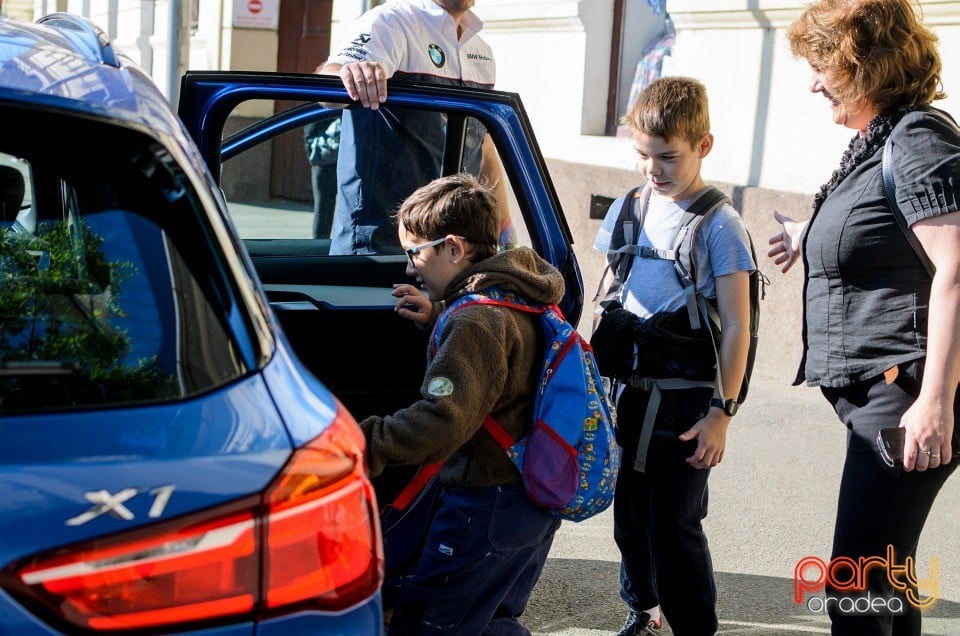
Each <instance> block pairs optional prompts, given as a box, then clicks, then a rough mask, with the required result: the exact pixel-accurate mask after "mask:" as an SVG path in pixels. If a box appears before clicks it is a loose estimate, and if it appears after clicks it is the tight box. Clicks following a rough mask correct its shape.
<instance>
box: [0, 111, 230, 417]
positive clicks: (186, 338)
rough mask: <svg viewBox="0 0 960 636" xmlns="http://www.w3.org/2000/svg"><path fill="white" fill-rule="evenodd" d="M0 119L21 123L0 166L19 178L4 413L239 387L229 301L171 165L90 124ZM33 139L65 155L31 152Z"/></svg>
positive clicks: (0, 372)
mask: <svg viewBox="0 0 960 636" xmlns="http://www.w3.org/2000/svg"><path fill="white" fill-rule="evenodd" d="M0 117H2V118H3V119H4V120H6V121H18V122H21V125H18V126H17V127H16V128H17V129H18V130H16V131H10V130H9V129H8V130H7V131H5V133H4V135H3V136H0V153H2V154H0V166H4V165H6V166H12V167H15V168H16V169H17V170H18V171H19V172H20V173H21V175H22V176H23V177H24V197H23V202H21V203H20V204H19V206H17V207H18V208H19V209H18V210H17V211H16V214H15V215H14V218H10V217H11V215H10V214H9V213H8V212H9V211H8V210H6V209H5V210H4V218H2V219H0V412H4V411H19V410H31V411H32V410H39V409H56V408H68V407H97V406H113V405H119V404H130V403H139V402H152V401H157V400H168V399H177V398H180V397H183V396H187V395H191V394H195V393H198V392H201V391H205V390H209V389H210V388H212V387H215V386H218V385H220V384H223V383H226V382H228V381H231V380H233V379H235V378H237V377H238V376H240V375H242V374H243V373H244V372H245V369H244V365H243V364H242V361H241V357H240V355H239V348H238V346H237V343H236V337H235V334H234V333H233V332H232V325H231V323H228V317H229V316H231V315H233V314H235V311H234V310H233V308H232V300H231V299H232V297H233V294H232V292H231V290H230V289H229V288H228V287H227V285H226V284H225V282H224V277H223V276H222V275H221V266H220V265H219V264H218V260H217V257H216V254H215V253H214V250H213V249H212V248H211V246H210V243H209V242H208V241H207V240H206V239H205V237H206V236H208V234H209V230H208V228H207V226H206V224H205V223H203V222H202V220H201V219H202V216H201V214H200V211H199V207H198V203H197V200H196V197H195V194H194V192H193V190H192V189H191V187H190V184H189V183H188V182H187V180H186V179H185V178H184V177H183V175H182V173H181V171H180V170H179V168H178V167H177V165H176V162H175V161H174V160H173V158H172V157H171V156H170V155H169V153H168V152H167V151H166V150H165V149H164V148H163V147H162V146H161V145H160V144H159V143H157V142H156V141H154V140H152V139H151V138H149V137H148V136H146V135H142V134H140V133H136V132H132V131H127V130H122V129H118V128H114V127H108V126H102V125H99V124H95V123H92V122H88V121H72V122H71V121H70V120H69V119H60V118H55V117H51V116H50V115H49V114H47V116H46V117H41V116H40V115H39V114H29V113H25V112H23V111H18V112H17V113H16V117H14V116H13V113H9V114H6V115H5V114H4V112H3V110H2V109H0ZM31 119H32V120H34V121H33V125H29V120H31ZM41 126H42V127H44V128H46V129H47V130H46V134H45V135H44V136H45V137H46V136H47V135H50V132H51V130H50V129H53V131H54V134H53V135H52V136H51V137H48V138H53V139H69V140H70V145H69V150H68V149H67V148H65V147H63V146H61V145H57V144H54V145H48V144H43V143H39V142H38V141H37V134H39V131H40V130H41ZM58 128H59V129H60V130H59V131H58V130H57V129H58ZM56 132H59V133H60V134H61V135H63V136H62V137H59V136H58V135H57V134H56ZM3 176H4V174H3V172H0V178H2V177H3ZM7 176H8V177H9V176H10V173H9V172H7ZM8 207H9V206H8Z"/></svg>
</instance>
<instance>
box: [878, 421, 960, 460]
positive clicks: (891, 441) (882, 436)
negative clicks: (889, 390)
mask: <svg viewBox="0 0 960 636" xmlns="http://www.w3.org/2000/svg"><path fill="white" fill-rule="evenodd" d="M906 435H907V429H905V428H901V427H899V426H892V427H890V428H881V429H880V432H879V433H877V447H878V448H879V449H880V458H881V459H883V461H884V463H885V464H886V465H887V466H890V467H891V468H892V467H894V466H902V465H903V445H904V443H905V442H906ZM958 457H960V448H958V444H957V441H956V435H954V443H953V458H954V459H957V458H958Z"/></svg>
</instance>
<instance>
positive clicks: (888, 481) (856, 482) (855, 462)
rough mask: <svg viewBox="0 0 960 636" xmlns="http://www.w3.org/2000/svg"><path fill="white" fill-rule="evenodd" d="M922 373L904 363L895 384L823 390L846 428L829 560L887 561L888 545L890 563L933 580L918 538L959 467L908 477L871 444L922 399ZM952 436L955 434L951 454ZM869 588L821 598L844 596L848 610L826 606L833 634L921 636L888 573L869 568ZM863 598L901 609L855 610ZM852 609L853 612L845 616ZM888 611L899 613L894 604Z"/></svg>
mask: <svg viewBox="0 0 960 636" xmlns="http://www.w3.org/2000/svg"><path fill="white" fill-rule="evenodd" d="M922 367H923V365H922V361H916V362H912V363H908V364H905V365H901V366H900V373H899V377H898V378H897V380H896V381H895V382H894V383H892V384H887V383H886V382H885V381H884V379H883V377H879V378H876V379H873V380H870V381H865V382H860V383H857V384H854V385H852V386H849V387H845V388H842V389H826V388H825V389H823V394H824V395H825V396H826V398H827V399H828V400H829V401H830V403H831V404H832V405H833V407H834V410H835V411H836V412H837V415H838V416H839V417H840V420H841V421H842V422H843V423H844V425H846V427H847V430H848V432H847V456H846V460H845V462H844V466H843V476H842V477H841V481H840V495H839V498H838V501H837V521H836V527H835V530H834V537H833V554H832V555H831V559H834V558H837V557H850V558H852V559H854V560H855V561H859V558H860V557H877V558H882V559H886V558H887V554H888V552H887V550H888V546H893V551H894V560H895V563H896V564H898V565H903V564H904V562H905V559H906V557H913V559H912V560H913V562H914V564H915V565H914V568H915V571H916V574H917V575H918V576H919V577H920V578H921V580H922V579H924V578H926V577H928V576H929V575H930V567H931V564H930V562H929V561H927V560H924V562H921V563H916V560H915V559H916V552H917V544H918V542H919V540H920V532H921V531H922V530H923V525H924V523H925V522H926V520H927V515H928V514H929V513H930V508H931V507H932V506H933V502H934V499H936V496H937V493H938V492H940V488H941V487H942V486H943V484H944V482H945V481H946V480H947V478H948V477H949V476H950V475H951V474H952V473H953V471H954V470H955V469H956V467H957V464H958V463H960V462H958V461H957V460H956V459H954V460H953V461H951V463H950V464H948V465H946V466H941V467H939V468H935V469H932V470H926V471H924V472H917V471H913V472H909V473H908V472H905V471H904V470H903V469H902V468H900V467H896V468H890V467H888V466H887V465H886V464H884V463H883V461H882V460H881V459H880V455H879V451H878V449H877V444H876V439H877V431H879V430H880V429H881V428H884V427H890V426H898V425H899V424H900V418H901V416H902V415H903V413H904V412H905V411H906V410H907V408H908V407H909V406H910V405H911V404H912V403H913V401H914V400H915V398H916V395H917V394H918V393H919V390H920V380H919V379H920V378H921V377H922V376H923V368H922ZM958 406H960V400H958V401H957V402H955V405H954V417H955V418H956V417H957V416H958V414H960V408H958ZM957 438H958V436H957V434H956V431H955V432H954V441H953V444H954V447H955V448H956V445H957V443H958V439H957ZM932 556H936V555H932ZM840 575H841V576H843V575H844V573H843V572H841V574H840ZM867 583H868V585H867V590H864V591H860V590H851V591H849V592H846V593H844V592H839V591H837V590H834V589H830V588H829V586H828V589H827V590H826V592H825V597H834V598H836V599H842V598H844V597H847V598H848V600H847V601H846V603H845V604H842V603H840V602H828V603H827V609H828V610H829V612H830V620H831V624H832V633H833V634H835V635H843V636H849V635H859V634H863V635H867V634H869V635H870V636H919V635H920V633H921V630H920V612H921V610H920V609H918V608H916V607H914V606H913V605H911V603H910V602H909V600H908V599H907V598H905V596H904V594H903V593H900V592H897V591H896V590H895V589H894V588H893V586H892V585H891V584H890V581H889V578H888V575H887V572H886V570H885V568H881V567H877V568H872V569H870V570H868V578H867ZM924 592H929V591H928V590H923V589H921V593H924ZM868 593H869V595H870V596H871V597H872V598H883V599H892V598H894V597H897V598H899V599H900V603H899V605H902V607H903V610H904V611H903V612H901V613H897V612H893V613H891V612H890V611H888V609H889V607H878V609H879V611H877V612H874V611H869V612H864V611H862V608H864V607H866V605H865V602H863V601H861V603H860V604H859V605H860V609H858V608H857V605H855V604H854V600H855V599H857V598H863V597H865V596H866V595H867V594H868ZM885 605H886V604H885ZM851 608H852V611H848V610H851ZM893 609H894V610H897V609H899V607H898V606H897V605H895V606H893Z"/></svg>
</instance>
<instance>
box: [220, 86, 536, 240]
mask: <svg viewBox="0 0 960 636" xmlns="http://www.w3.org/2000/svg"><path fill="white" fill-rule="evenodd" d="M328 106H331V107H329V108H322V107H321V106H320V105H311V104H291V103H281V104H280V105H279V107H278V106H277V104H275V103H274V102H269V101H264V100H261V101H250V102H245V103H243V104H241V105H240V106H239V107H238V108H237V109H236V110H235V111H234V112H233V114H232V115H231V117H230V119H229V120H228V124H227V126H226V128H225V138H226V139H227V142H225V147H226V146H227V145H228V144H229V142H230V141H231V140H233V139H236V138H237V137H238V136H239V137H242V136H244V135H247V134H249V133H248V131H251V130H258V127H264V126H265V124H264V122H266V121H269V118H271V117H275V119H274V121H275V122H276V123H275V124H273V125H269V126H265V128H266V129H267V130H268V131H269V132H266V133H263V134H262V135H261V136H260V137H259V138H257V139H256V141H255V143H250V144H249V145H248V146H245V147H244V148H243V150H242V151H240V152H238V153H236V154H235V155H233V154H231V155H230V157H229V158H225V160H224V161H223V164H222V168H221V187H222V189H223V191H224V194H225V196H226V198H227V201H228V204H229V209H230V215H231V217H232V220H233V222H234V224H235V226H236V228H237V230H238V232H239V234H240V236H241V238H243V239H245V240H246V241H247V244H248V246H250V245H251V241H256V245H255V246H254V247H253V251H254V253H255V255H256V254H259V253H261V252H263V253H269V252H270V250H271V248H270V246H269V245H266V244H265V243H263V241H265V240H276V241H278V244H277V245H275V246H274V248H276V249H278V250H283V249H284V247H285V246H287V247H289V244H286V243H284V242H283V240H287V241H289V240H293V241H297V242H298V243H299V244H300V249H302V250H303V252H301V253H302V254H311V255H323V256H352V255H381V256H382V255H402V251H401V250H400V245H399V241H398V239H397V233H396V225H395V222H394V219H393V216H392V215H393V213H394V212H395V210H396V208H397V207H398V206H399V204H400V203H401V202H402V201H403V199H404V198H406V196H408V195H409V194H410V193H411V192H413V190H415V189H416V188H417V187H419V186H421V185H424V184H426V183H427V182H429V181H430V180H432V179H434V178H436V177H439V176H441V175H444V174H452V173H454V172H458V171H461V170H464V171H468V172H471V173H473V174H475V175H477V176H480V177H481V178H482V179H486V180H487V182H500V183H502V184H503V187H502V189H498V190H497V191H498V193H499V194H500V195H501V197H502V199H503V211H502V216H503V219H502V223H501V225H502V228H503V230H504V232H503V234H502V239H501V246H502V247H504V248H506V247H510V246H514V245H518V244H520V245H530V235H529V232H528V230H527V227H526V225H525V222H524V218H523V215H522V214H521V212H520V207H519V204H518V202H517V197H516V195H515V193H514V191H513V188H512V187H511V185H510V181H509V178H508V171H507V170H506V168H505V166H504V164H503V161H502V160H501V159H500V154H499V152H498V151H497V149H496V146H495V144H494V143H493V140H492V137H491V136H490V135H489V134H488V133H487V129H486V127H485V126H484V125H483V123H482V122H480V121H479V120H478V119H476V118H474V117H465V116H463V115H458V114H451V113H444V112H440V111H433V110H426V109H418V108H410V107H397V106H382V107H381V108H379V109H378V110H376V111H371V110H368V109H364V108H362V107H359V106H350V107H347V108H340V107H338V106H337V105H328ZM311 107H313V108H314V113H313V114H312V115H310V116H302V112H304V109H309V108H311ZM278 113H279V114H278ZM293 114H297V116H298V117H300V119H299V121H295V122H294V123H295V124H296V125H289V126H287V125H284V124H282V123H281V121H280V120H281V118H282V117H283V116H287V117H291V118H292V117H293ZM251 127H252V128H251ZM261 130H262V128H261Z"/></svg>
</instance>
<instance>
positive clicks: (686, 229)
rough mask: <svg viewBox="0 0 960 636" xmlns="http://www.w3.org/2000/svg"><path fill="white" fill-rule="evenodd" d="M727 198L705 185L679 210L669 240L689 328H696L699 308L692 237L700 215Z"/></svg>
mask: <svg viewBox="0 0 960 636" xmlns="http://www.w3.org/2000/svg"><path fill="white" fill-rule="evenodd" d="M729 200H730V199H729V198H728V197H727V195H725V194H724V193H723V192H722V191H720V190H719V189H718V188H716V187H714V186H709V187H708V188H707V189H706V190H705V191H704V192H703V194H701V195H700V196H699V197H697V200H696V201H694V202H693V203H692V204H691V205H690V208H689V209H688V210H687V211H686V212H684V213H683V217H682V218H681V220H680V229H679V231H678V232H677V236H676V238H675V239H674V241H673V248H674V251H675V252H676V257H675V258H674V259H673V263H674V269H676V271H677V278H679V279H680V284H681V285H682V286H683V295H684V300H685V301H686V304H687V315H688V317H689V318H690V327H691V328H693V329H699V328H700V311H698V309H700V308H699V307H698V304H699V303H698V302H697V285H696V282H695V280H694V279H695V277H696V272H695V271H694V270H695V269H696V263H694V256H693V240H694V237H695V235H696V233H697V230H698V229H699V227H700V224H701V223H703V220H704V218H706V216H707V215H708V214H710V213H711V212H713V211H714V210H716V209H717V208H719V207H720V206H721V205H722V204H723V203H725V202H726V201H729Z"/></svg>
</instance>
